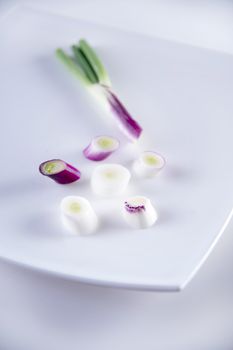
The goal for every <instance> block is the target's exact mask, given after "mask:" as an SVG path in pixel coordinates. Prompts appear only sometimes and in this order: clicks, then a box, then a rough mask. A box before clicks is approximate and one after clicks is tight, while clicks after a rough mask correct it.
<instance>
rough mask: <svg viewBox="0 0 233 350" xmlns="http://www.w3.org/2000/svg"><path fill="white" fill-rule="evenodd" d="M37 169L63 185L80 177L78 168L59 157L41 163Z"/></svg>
mask: <svg viewBox="0 0 233 350" xmlns="http://www.w3.org/2000/svg"><path fill="white" fill-rule="evenodd" d="M39 171H40V173H41V174H42V175H45V176H48V177H50V178H51V179H53V180H54V181H56V182H58V183H59V184H63V185H65V184H69V183H71V182H74V181H77V180H79V179H80V177H81V173H80V171H79V170H78V169H76V168H75V167H73V166H72V165H70V164H68V163H66V162H64V161H63V160H61V159H52V160H48V161H46V162H43V163H41V164H40V167H39Z"/></svg>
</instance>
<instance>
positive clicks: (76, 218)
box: [61, 196, 98, 235]
mask: <svg viewBox="0 0 233 350" xmlns="http://www.w3.org/2000/svg"><path fill="white" fill-rule="evenodd" d="M61 213H62V221H63V224H64V226H65V227H66V228H67V229H68V230H69V231H70V232H73V233H76V234H79V235H86V234H90V233H93V232H94V231H95V230H96V228H97V226H98V219H97V215H96V213H95V212H94V210H93V208H92V206H91V205H90V203H89V201H88V200H87V199H86V198H83V197H78V196H68V197H65V198H63V200H62V202H61Z"/></svg>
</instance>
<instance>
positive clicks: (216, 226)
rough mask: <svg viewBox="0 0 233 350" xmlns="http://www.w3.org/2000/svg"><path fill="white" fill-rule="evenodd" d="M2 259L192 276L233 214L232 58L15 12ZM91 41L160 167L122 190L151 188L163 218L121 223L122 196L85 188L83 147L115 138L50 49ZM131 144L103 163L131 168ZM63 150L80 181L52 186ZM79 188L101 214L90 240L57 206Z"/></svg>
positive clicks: (7, 87)
mask: <svg viewBox="0 0 233 350" xmlns="http://www.w3.org/2000/svg"><path fill="white" fill-rule="evenodd" d="M0 26H1V30H0V43H1V56H0V76H1V85H0V99H1V164H2V167H1V179H0V181H1V184H0V210H1V232H0V256H1V257H2V258H6V259H10V260H11V261H14V262H17V263H19V264H23V265H26V266H30V267H31V268H35V269H40V270H44V271H47V272H53V273H57V274H60V275H63V276H67V277H71V278H75V279H77V280H80V281H85V282H90V283H96V284H104V285H114V286H120V287H128V288H140V289H152V290H179V289H182V288H183V287H184V286H185V285H186V284H187V282H188V281H189V280H190V279H191V277H192V276H193V275H194V273H195V272H196V271H197V269H198V268H199V267H200V265H201V263H202V262H203V261H204V260H205V258H206V257H207V255H208V253H209V252H210V251H211V249H212V248H213V246H214V244H215V243H216V241H217V239H218V238H219V236H220V234H221V233H222V232H223V230H224V228H225V227H226V225H227V223H228V222H229V220H230V216H231V214H232V213H230V212H231V210H232V198H233V197H232V192H233V182H232V178H233V162H232V148H233V141H232V130H233V118H232V110H233V99H232V90H233V58H232V57H231V56H228V55H223V54H219V53H216V52H213V51H207V50H203V49H199V48H194V47H189V46H185V45H181V44H177V43H174V42H169V41H164V40H161V39H156V38H152V37H151V38H150V37H146V36H143V35H138V34H133V33H128V32H124V31H120V30H116V29H112V28H109V27H103V26H99V25H95V24H90V23H86V22H83V21H78V20H72V19H68V18H63V17H61V16H56V15H51V14H46V13H43V12H38V11H34V10H32V9H28V8H18V9H17V10H15V11H14V12H12V13H11V14H10V15H8V16H7V17H6V18H5V19H4V20H2V22H1V25H0ZM82 37H85V38H87V39H88V40H89V41H90V42H91V43H92V44H93V45H94V46H95V47H96V49H97V50H98V52H99V54H100V56H101V57H102V59H103V61H104V62H105V64H106V67H107V69H108V71H109V72H110V75H111V78H112V81H113V85H114V87H115V90H116V91H117V92H118V93H119V92H120V96H121V97H123V100H124V101H125V102H126V105H127V106H128V107H129V110H130V111H131V112H132V114H133V115H134V116H136V119H138V121H140V123H141V124H142V125H143V127H144V130H145V136H146V139H147V146H145V147H150V148H154V149H155V150H157V151H158V152H160V153H162V154H163V155H164V156H165V158H166V159H167V166H166V169H165V170H164V171H163V173H161V174H160V176H158V178H156V179H154V180H150V181H145V182H143V181H136V179H133V181H132V184H131V186H130V188H129V193H131V194H132V193H135V194H144V195H149V196H150V197H151V199H152V201H153V203H154V204H155V206H156V208H157V210H158V213H159V219H158V222H157V223H156V225H155V226H154V227H153V228H151V229H148V230H143V231H137V230H136V231H135V230H131V229H129V228H128V227H127V226H126V224H125V223H124V222H123V221H122V219H121V216H120V215H119V209H120V208H119V203H120V201H121V200H122V199H123V198H119V199H117V200H116V201H110V202H108V201H107V200H104V199H101V198H98V197H97V196H94V195H92V193H91V190H90V187H89V182H88V176H89V174H90V171H91V170H92V168H93V166H94V165H93V164H91V162H88V161H86V160H84V158H83V157H82V154H81V150H82V149H83V147H84V146H86V145H87V143H88V142H89V140H90V139H91V138H92V137H93V136H95V135H96V134H103V133H106V132H107V133H110V132H111V133H112V134H113V135H116V136H119V133H118V131H117V130H116V129H115V127H114V124H113V126H112V125H109V123H108V122H106V121H105V120H104V118H101V116H100V115H99V114H98V113H97V112H96V111H95V109H94V107H93V106H94V104H93V105H92V104H90V100H89V99H88V97H87V96H86V95H85V93H84V92H83V88H82V87H80V86H79V83H77V82H76V81H75V80H74V79H72V77H71V76H70V75H69V73H67V72H66V71H65V69H64V68H63V67H62V66H61V64H60V63H59V62H57V61H56V58H55V56H54V50H55V48H57V47H58V46H61V47H64V48H67V47H68V46H69V45H70V44H72V43H74V42H75V41H77V40H78V39H80V38H82ZM133 157H134V155H133V153H132V149H131V150H130V149H127V152H125V151H124V150H123V151H121V152H120V153H118V155H117V154H116V155H115V156H114V157H113V158H112V159H110V162H113V161H116V162H117V161H118V162H119V161H122V163H123V164H125V163H127V164H128V165H129V166H130V162H131V161H132V159H133ZM51 158H61V159H65V160H67V161H68V162H70V163H72V164H74V165H77V166H78V167H79V168H80V169H81V170H83V174H84V179H83V180H82V181H81V182H80V183H76V184H73V185H68V186H59V185H57V184H56V183H54V182H52V181H50V180H49V179H47V178H45V177H43V176H41V175H40V174H39V172H38V165H39V164H40V162H42V161H44V160H47V159H51ZM67 194H79V195H85V196H86V197H88V198H89V199H90V200H91V202H92V203H93V206H94V208H95V209H96V211H97V212H99V215H100V217H101V226H100V229H99V231H98V232H97V234H96V235H94V236H90V237H73V236H69V235H68V234H67V233H66V232H65V231H64V229H63V227H62V225H61V223H60V216H59V203H60V201H61V199H62V198H63V197H64V196H65V195H67Z"/></svg>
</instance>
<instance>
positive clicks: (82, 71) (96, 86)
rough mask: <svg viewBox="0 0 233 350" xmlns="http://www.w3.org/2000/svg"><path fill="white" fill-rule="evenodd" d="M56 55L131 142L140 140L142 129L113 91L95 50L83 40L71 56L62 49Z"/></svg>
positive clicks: (74, 46)
mask: <svg viewBox="0 0 233 350" xmlns="http://www.w3.org/2000/svg"><path fill="white" fill-rule="evenodd" d="M56 55H57V57H58V58H59V60H60V61H61V62H62V63H63V64H64V65H65V66H66V67H67V68H68V69H69V70H70V72H71V73H72V74H73V75H74V76H76V77H77V78H78V79H79V80H80V81H81V82H82V84H83V85H84V86H85V87H86V88H88V90H89V91H90V92H91V93H92V94H93V95H94V96H95V97H97V98H98V100H99V101H100V102H101V103H103V105H104V106H107V108H108V110H109V111H111V112H112V114H113V115H114V116H115V119H116V121H117V124H118V126H119V127H120V128H121V130H122V131H123V133H124V134H125V135H126V136H127V137H128V138H129V139H130V140H136V139H138V138H139V136H140V135H141V133H142V128H141V126H140V125H139V124H138V122H137V121H136V120H134V119H133V118H132V116H131V115H130V113H129V112H128V111H127V109H126V108H125V106H124V105H123V104H122V102H121V101H120V100H119V99H118V97H117V96H116V94H115V93H114V92H113V91H112V88H111V81H110V78H109V76H108V73H107V71H106V69H105V68H104V66H103V64H102V62H101V60H100V59H99V57H98V56H97V55H96V52H95V51H94V50H93V48H92V47H91V46H90V45H89V44H88V43H87V42H86V41H85V40H84V39H82V40H80V41H79V43H78V45H73V46H72V54H71V55H69V54H67V53H66V52H65V51H64V50H62V49H61V48H58V49H57V50H56Z"/></svg>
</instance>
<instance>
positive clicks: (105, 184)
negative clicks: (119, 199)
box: [91, 164, 131, 196]
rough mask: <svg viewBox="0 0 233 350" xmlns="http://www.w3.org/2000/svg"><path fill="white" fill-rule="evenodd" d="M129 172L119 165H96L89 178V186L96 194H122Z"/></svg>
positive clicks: (127, 181) (128, 178)
mask: <svg viewBox="0 0 233 350" xmlns="http://www.w3.org/2000/svg"><path fill="white" fill-rule="evenodd" d="M130 177H131V175H130V172H129V171H128V169H126V168H125V167H123V166H122V165H120V164H102V165H98V166H97V167H96V168H95V169H94V171H93V174H92V177H91V186H92V189H93V191H94V192H95V193H96V194H99V195H102V196H114V195H119V194H121V193H123V192H124V191H125V189H126V187H127V185H128V183H129V180H130Z"/></svg>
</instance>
